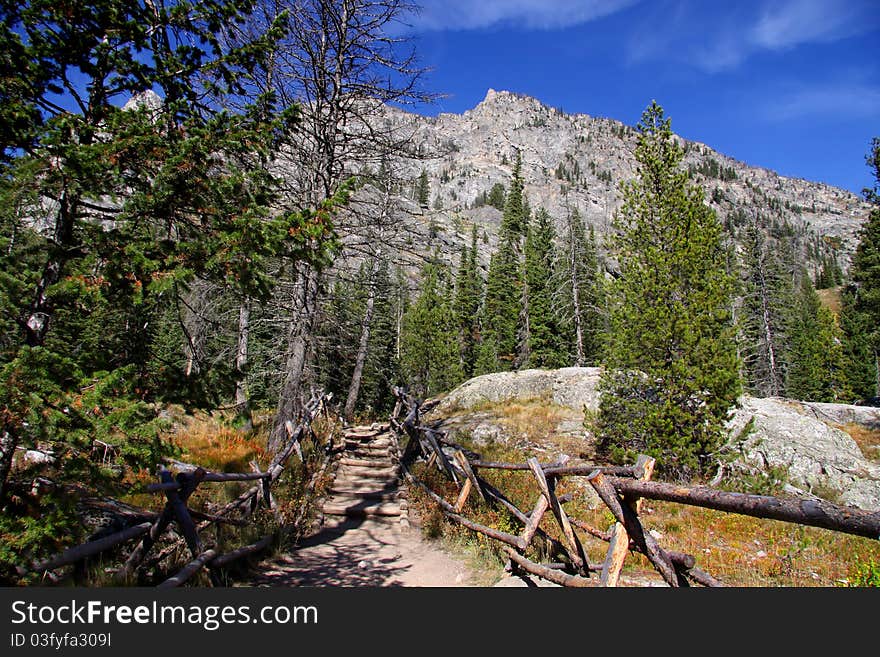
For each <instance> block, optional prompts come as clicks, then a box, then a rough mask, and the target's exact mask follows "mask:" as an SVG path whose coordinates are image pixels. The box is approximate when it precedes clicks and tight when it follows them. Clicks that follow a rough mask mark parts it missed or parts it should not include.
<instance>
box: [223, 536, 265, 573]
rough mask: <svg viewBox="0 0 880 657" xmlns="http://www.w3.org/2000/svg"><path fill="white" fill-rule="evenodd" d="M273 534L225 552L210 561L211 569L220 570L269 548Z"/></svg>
mask: <svg viewBox="0 0 880 657" xmlns="http://www.w3.org/2000/svg"><path fill="white" fill-rule="evenodd" d="M273 537H274V535H273V534H267V535H266V536H264V537H263V538H261V539H260V540H259V541H257V542H256V543H251V544H250V545H244V546H242V547H240V548H238V549H237V550H232V551H231V552H227V553H226V554H221V555H220V556H219V557H217V558H216V559H214V560H213V561H211V567H212V568H222V567H223V566H226V565H228V564H230V563H232V562H233V561H237V560H239V559H241V558H242V557H246V556H248V555H249V554H254V553H255V552H261V551H262V550H264V549H266V548H267V547H269V545H270V544H271V543H272V538H273Z"/></svg>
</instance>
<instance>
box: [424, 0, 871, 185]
mask: <svg viewBox="0 0 880 657" xmlns="http://www.w3.org/2000/svg"><path fill="white" fill-rule="evenodd" d="M416 1H417V2H418V0H416ZM419 4H421V5H422V10H421V12H420V13H419V14H418V15H417V16H413V17H411V18H410V19H409V23H410V28H409V29H408V32H409V36H410V37H411V38H412V39H413V43H414V45H415V47H416V50H417V53H418V56H419V59H420V62H421V64H422V65H424V66H427V67H430V68H431V69H432V71H431V72H430V73H429V75H428V77H427V78H426V80H425V82H426V86H427V87H428V88H429V89H430V90H431V91H434V92H437V93H441V94H446V97H445V98H443V99H441V100H439V101H438V102H437V103H435V104H434V105H432V106H430V107H422V108H419V110H418V111H419V112H421V113H423V114H436V113H438V112H456V113H459V112H463V111H464V110H467V109H470V108H472V107H474V106H475V105H476V104H477V103H479V102H480V101H481V100H482V99H483V97H484V96H485V94H486V90H487V89H489V88H494V89H496V90H501V89H506V90H509V91H515V92H519V93H524V94H528V95H530V96H534V97H536V98H538V99H539V100H541V101H542V102H544V103H546V104H548V105H551V106H555V107H560V108H562V109H563V110H564V111H566V112H569V113H584V114H590V115H592V116H605V117H610V118H614V119H617V120H620V121H623V122H625V123H627V124H629V125H634V124H635V123H637V122H638V120H639V117H640V115H641V113H642V111H643V110H644V108H645V107H646V106H647V105H648V104H649V103H650V102H651V100H652V99H656V100H657V101H658V102H659V103H660V104H661V105H662V106H663V107H664V109H665V110H666V113H667V115H668V116H670V117H671V118H672V127H673V130H675V131H676V132H677V133H678V134H680V135H682V136H683V137H685V138H687V139H693V140H696V141H700V142H703V143H706V144H708V145H709V146H712V147H713V148H715V149H717V150H719V151H721V152H722V153H725V154H727V155H730V156H732V157H735V158H737V159H739V160H742V161H744V162H746V163H748V164H752V165H756V166H763V167H767V168H770V169H774V170H776V171H778V172H779V173H781V174H783V175H786V176H793V177H799V178H806V179H808V180H815V181H821V182H826V183H829V184H831V185H835V186H838V187H842V188H844V189H849V190H851V191H853V192H856V193H860V192H861V190H862V188H863V187H866V186H868V185H869V184H871V183H872V182H873V180H872V176H871V172H870V171H869V169H868V167H867V166H866V165H865V160H864V157H865V154H866V153H867V151H868V148H869V144H870V141H871V138H872V137H874V136H880V1H878V0H849V1H838V2H835V1H833V0H778V1H774V2H769V1H759V0H743V1H730V2H723V1H720V2H716V1H715V0H473V1H469V0H421V2H419Z"/></svg>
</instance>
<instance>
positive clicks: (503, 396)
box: [437, 367, 602, 413]
mask: <svg viewBox="0 0 880 657" xmlns="http://www.w3.org/2000/svg"><path fill="white" fill-rule="evenodd" d="M601 371H602V370H601V369H600V368H598V367H563V368H562V369H558V370H520V371H519V372H497V373H495V374H484V375H483V376H477V377H474V378H473V379H470V380H468V381H465V382H464V383H462V384H461V385H460V386H458V387H457V388H456V389H455V390H453V391H452V392H450V393H449V394H448V395H447V396H446V397H444V398H443V400H442V401H441V402H440V404H439V405H438V406H437V412H438V413H448V412H450V411H452V410H459V409H472V408H475V407H478V406H480V405H482V404H485V403H487V402H489V403H493V404H497V403H501V402H506V401H513V400H534V399H540V400H545V401H548V402H552V403H554V404H556V405H558V406H563V407H567V408H570V409H572V410H574V411H579V412H583V410H584V407H587V408H589V409H596V408H598V407H599V392H598V384H599V375H600V373H601Z"/></svg>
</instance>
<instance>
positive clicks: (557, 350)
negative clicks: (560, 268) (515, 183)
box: [523, 208, 568, 368]
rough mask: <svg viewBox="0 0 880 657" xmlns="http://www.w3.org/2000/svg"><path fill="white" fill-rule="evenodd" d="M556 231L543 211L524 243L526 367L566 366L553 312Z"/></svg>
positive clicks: (559, 333) (539, 211)
mask: <svg viewBox="0 0 880 657" xmlns="http://www.w3.org/2000/svg"><path fill="white" fill-rule="evenodd" d="M555 239H556V231H555V229H554V227H553V220H552V218H551V217H550V215H549V213H548V212H547V211H546V210H545V209H543V208H541V209H540V210H538V212H536V213H535V221H534V222H533V223H531V224H530V228H529V231H528V235H527V236H526V244H525V283H526V288H527V289H528V299H529V305H528V326H529V344H528V354H529V358H528V360H527V361H526V362H525V363H524V364H523V365H524V366H527V367H546V368H557V367H563V366H565V365H567V356H568V354H567V349H566V346H567V345H565V344H564V337H565V336H564V335H563V332H562V329H561V327H560V326H559V321H558V317H557V316H556V314H555V313H554V312H553V292H554V289H553V267H554V263H555V262H556V258H557V256H556V248H555V246H554V242H555Z"/></svg>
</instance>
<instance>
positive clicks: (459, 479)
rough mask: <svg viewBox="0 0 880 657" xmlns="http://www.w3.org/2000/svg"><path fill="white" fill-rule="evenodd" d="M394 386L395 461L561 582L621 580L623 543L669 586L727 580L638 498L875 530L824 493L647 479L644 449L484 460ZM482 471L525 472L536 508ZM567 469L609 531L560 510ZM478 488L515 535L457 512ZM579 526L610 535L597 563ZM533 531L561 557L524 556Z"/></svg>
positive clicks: (524, 564)
mask: <svg viewBox="0 0 880 657" xmlns="http://www.w3.org/2000/svg"><path fill="white" fill-rule="evenodd" d="M394 394H395V396H396V398H397V404H396V405H395V408H394V412H393V415H392V419H391V426H392V428H394V429H395V430H396V431H397V432H398V433H400V434H402V435H405V436H407V437H408V438H409V441H408V443H407V445H406V447H405V448H404V451H403V456H402V458H401V463H400V465H401V471H402V473H403V475H404V477H406V479H407V480H408V481H409V482H410V483H411V484H412V485H414V486H417V487H419V488H421V489H422V490H424V491H425V492H426V493H427V494H428V496H429V497H430V498H431V499H433V500H434V501H435V502H436V503H437V504H438V505H439V507H440V509H441V510H442V511H443V513H444V514H445V515H446V516H447V517H448V518H449V519H450V520H453V521H454V522H458V523H459V524H461V525H463V526H465V527H467V528H468V529H470V530H472V531H474V532H478V533H480V534H483V535H485V536H488V537H489V538H491V539H493V540H496V541H498V542H499V543H501V544H502V545H501V549H502V550H503V551H504V552H505V553H506V554H507V555H508V557H509V559H510V567H511V569H512V570H514V571H515V570H517V569H521V570H523V571H525V572H528V573H531V574H532V575H536V576H538V577H541V578H543V579H546V580H548V581H551V582H554V583H556V584H560V585H562V586H571V587H583V586H596V585H598V586H608V587H613V586H617V584H618V581H619V578H620V573H621V571H622V569H623V565H624V561H625V559H626V556H627V554H628V553H629V552H639V553H640V554H642V555H644V556H645V557H647V558H648V560H649V561H650V562H651V564H652V565H653V567H654V568H655V570H656V571H657V572H658V573H659V574H660V576H661V577H662V578H663V580H664V581H665V582H666V583H667V584H668V585H669V586H673V587H678V586H689V585H690V584H691V583H696V584H700V585H702V586H709V587H718V586H723V584H722V583H721V582H720V581H718V580H717V579H716V578H714V577H712V576H711V575H710V574H709V573H707V572H705V571H703V570H701V569H699V568H697V567H696V559H695V558H694V557H693V556H691V555H689V554H684V553H682V552H676V551H674V550H668V549H665V548H664V547H662V546H661V545H660V544H659V543H658V541H657V539H655V538H654V536H653V535H652V534H651V533H650V532H648V531H645V528H644V526H643V525H642V522H641V520H640V518H639V511H640V506H641V500H642V499H653V500H662V501H668V502H676V503H680V504H686V505H691V506H697V507H702V508H708V509H716V510H719V511H724V512H729V513H739V514H743V515H749V516H754V517H758V518H767V519H771V520H780V521H783V522H790V523H796V524H800V525H810V526H814V527H822V528H824V529H830V530H833V531H838V532H843V533H848V534H854V535H857V536H866V537H869V538H873V539H880V512H869V511H863V510H861V509H857V508H853V507H842V506H838V505H836V504H832V503H830V502H826V501H823V500H787V499H782V498H777V497H770V496H766V495H750V494H745V493H732V492H727V491H720V490H715V489H712V488H709V487H705V486H678V485H674V484H668V483H661V482H656V481H651V477H652V475H653V472H654V465H655V462H654V459H652V458H650V457H648V456H644V455H643V456H640V457H639V459H638V461H637V462H636V463H635V465H633V466H623V467H621V466H598V465H592V464H577V465H568V464H567V461H568V457H567V456H566V457H562V459H560V460H559V461H557V462H554V463H539V462H538V460H537V459H535V458H531V459H529V460H528V461H527V462H526V463H502V462H495V461H484V460H481V459H480V458H479V455H476V454H474V453H473V452H468V451H467V450H464V448H462V447H460V446H458V445H456V444H455V443H454V442H452V441H450V440H448V438H447V437H446V435H445V434H444V433H443V432H441V431H438V430H437V428H436V427H425V426H423V425H422V424H420V415H421V408H422V406H421V402H420V401H419V400H417V399H415V398H413V397H412V396H410V395H408V394H406V392H405V391H404V390H402V389H400V388H394ZM447 452H450V453H447ZM419 458H421V459H423V460H425V461H426V462H427V464H428V467H429V468H430V467H436V468H437V469H438V470H439V471H440V472H441V473H443V474H445V475H446V476H447V477H448V479H449V480H451V481H452V482H454V483H455V484H456V485H457V487H458V490H459V493H458V496H457V498H456V500H455V502H454V503H451V502H449V501H447V500H446V499H444V498H443V497H442V496H441V495H440V494H439V493H437V492H436V491H434V490H432V489H431V488H430V487H429V486H428V485H427V484H426V483H425V482H423V481H421V480H419V479H418V478H417V477H415V476H414V475H413V474H412V472H411V469H410V468H411V466H412V465H413V463H414V462H415V460H416V459H419ZM481 470H514V471H523V472H530V473H531V474H532V478H533V479H534V482H535V486H536V489H537V494H538V496H537V499H536V501H535V505H534V507H533V508H532V510H531V511H530V512H528V513H525V512H523V511H522V510H521V509H519V508H518V507H517V506H516V505H515V504H514V503H513V502H511V501H510V499H509V498H508V497H507V496H505V495H504V494H503V493H502V492H501V491H499V490H498V489H496V488H495V487H494V486H492V485H491V484H490V483H489V482H488V481H486V480H485V479H483V478H482V477H480V476H479V472H480V471H481ZM563 477H584V478H585V480H586V481H587V482H588V483H589V485H590V486H591V487H592V488H593V489H594V490H595V491H596V494H597V495H598V496H599V498H600V499H601V500H602V502H603V503H604V504H605V506H606V507H608V509H609V511H610V512H611V513H612V515H613V516H614V518H615V520H616V523H615V525H614V526H613V528H612V529H611V531H609V532H604V531H601V530H598V529H596V528H593V527H590V526H589V525H587V524H586V523H583V522H580V521H578V520H575V519H572V518H569V517H568V514H567V513H566V512H565V509H564V504H565V503H566V501H568V500H567V499H566V497H565V496H558V495H557V494H556V486H557V484H558V482H559V481H560V480H561V479H562V478H563ZM474 491H476V492H477V494H479V495H480V497H481V499H482V500H484V501H485V502H486V503H488V504H490V505H493V506H494V505H501V506H503V507H504V508H506V509H507V510H508V511H510V513H511V515H512V516H513V517H514V518H515V519H516V520H517V521H518V522H519V523H520V525H521V526H522V531H521V533H520V534H518V535H514V534H511V533H509V532H503V531H500V530H497V529H495V528H493V527H489V526H487V525H484V524H482V523H479V522H475V521H474V520H471V519H469V518H467V517H465V516H463V515H462V510H463V509H464V506H465V503H466V501H467V499H468V497H469V496H470V495H471V494H473V492H474ZM548 511H549V512H550V514H551V515H552V516H553V518H554V520H555V523H556V525H558V528H559V536H560V537H561V539H557V538H553V537H551V536H550V535H548V534H547V533H546V532H545V531H543V530H542V529H541V527H540V525H541V521H542V520H543V519H544V517H545V516H546V515H547V513H548ZM575 528H577V529H578V530H580V531H581V532H582V533H583V536H584V537H585V538H590V539H594V538H595V539H599V540H602V541H604V542H606V543H608V548H607V551H606V555H605V560H604V561H603V563H602V564H591V563H589V562H588V560H587V558H586V554H585V551H584V549H583V544H582V537H581V536H580V535H578V533H576V532H575V531H574V530H575ZM538 539H539V540H541V541H542V542H543V543H542V545H541V547H543V548H544V550H542V552H546V551H547V550H549V552H550V554H551V555H552V556H553V557H554V558H555V557H559V558H561V560H562V561H561V562H557V563H553V564H541V563H536V562H534V561H532V560H530V559H529V558H528V557H527V556H526V552H527V550H528V549H529V548H530V547H532V546H536V544H535V541H536V540H538ZM594 575H598V580H595V579H591V578H592V577H593V576H594Z"/></svg>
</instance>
